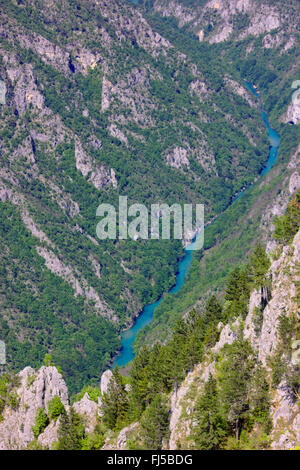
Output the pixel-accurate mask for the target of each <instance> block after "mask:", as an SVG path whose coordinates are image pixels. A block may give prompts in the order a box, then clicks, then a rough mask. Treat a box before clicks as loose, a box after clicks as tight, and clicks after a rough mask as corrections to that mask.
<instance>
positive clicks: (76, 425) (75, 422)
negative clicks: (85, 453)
mask: <svg viewBox="0 0 300 470" xmlns="http://www.w3.org/2000/svg"><path fill="white" fill-rule="evenodd" d="M84 436H85V431H84V425H83V422H82V419H81V417H80V416H79V414H78V413H76V411H75V410H74V408H73V407H71V408H70V412H69V414H67V413H64V414H62V415H61V416H60V425H59V429H58V445H57V450H80V449H81V442H82V440H83V438H84Z"/></svg>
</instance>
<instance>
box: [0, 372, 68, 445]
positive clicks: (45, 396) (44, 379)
mask: <svg viewBox="0 0 300 470" xmlns="http://www.w3.org/2000/svg"><path fill="white" fill-rule="evenodd" d="M19 378H20V381H21V384H20V386H19V388H18V389H17V390H16V393H17V396H18V407H17V409H15V410H13V409H11V408H10V407H6V408H5V410H4V412H3V418H4V420H3V421H2V422H1V423H0V449H2V450H4V449H25V448H26V447H27V446H28V444H29V443H30V442H31V441H32V440H33V438H34V436H33V432H32V426H33V425H34V424H35V417H36V413H37V410H38V408H44V410H45V411H46V412H47V411H48V403H49V401H50V400H51V399H52V398H53V397H54V396H55V395H57V396H59V397H60V399H61V402H62V403H63V405H65V406H67V405H68V389H67V386H66V384H65V382H64V380H63V378H62V376H61V374H60V373H59V372H58V371H57V369H56V367H45V366H43V367H41V369H40V370H39V371H38V372H36V371H35V370H34V369H32V368H31V367H25V369H23V370H22V371H21V372H20V373H19ZM53 427H54V426H53V425H52V427H51V431H48V434H47V435H46V436H44V440H43V442H44V443H45V442H46V441H49V434H51V435H52V436H53V429H52V428H53ZM47 436H48V437H47Z"/></svg>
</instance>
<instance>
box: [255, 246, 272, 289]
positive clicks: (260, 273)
mask: <svg viewBox="0 0 300 470" xmlns="http://www.w3.org/2000/svg"><path fill="white" fill-rule="evenodd" d="M270 266H271V262H270V260H269V258H268V256H267V254H266V250H265V248H264V247H263V246H262V245H261V244H260V243H259V244H258V245H257V246H256V248H255V250H254V252H253V254H252V255H251V256H250V276H251V280H252V282H253V285H254V286H255V287H256V288H260V287H265V286H266V285H269V280H268V279H266V274H267V271H268V269H269V267H270Z"/></svg>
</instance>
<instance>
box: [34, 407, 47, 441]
mask: <svg viewBox="0 0 300 470" xmlns="http://www.w3.org/2000/svg"><path fill="white" fill-rule="evenodd" d="M48 424H49V419H48V416H47V415H46V412H45V410H44V408H38V410H37V412H36V416H35V424H34V426H32V431H33V435H34V437H35V438H37V437H38V436H39V435H40V434H41V433H42V432H43V431H44V429H45V428H46V427H47V425H48Z"/></svg>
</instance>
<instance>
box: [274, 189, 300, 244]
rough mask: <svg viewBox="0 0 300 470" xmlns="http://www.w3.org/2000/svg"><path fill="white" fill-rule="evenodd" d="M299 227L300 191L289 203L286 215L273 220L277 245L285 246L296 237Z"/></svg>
mask: <svg viewBox="0 0 300 470" xmlns="http://www.w3.org/2000/svg"><path fill="white" fill-rule="evenodd" d="M299 227H300V191H298V192H297V194H296V195H295V196H293V197H292V198H291V200H290V202H289V205H288V209H287V212H286V214H284V215H283V216H281V217H276V219H275V231H274V238H275V240H277V241H278V242H279V243H282V244H287V243H289V241H290V240H291V239H292V238H293V237H294V235H296V233H297V232H298V230H299Z"/></svg>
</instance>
